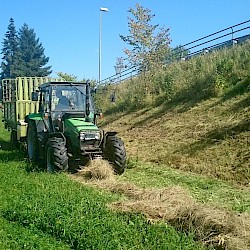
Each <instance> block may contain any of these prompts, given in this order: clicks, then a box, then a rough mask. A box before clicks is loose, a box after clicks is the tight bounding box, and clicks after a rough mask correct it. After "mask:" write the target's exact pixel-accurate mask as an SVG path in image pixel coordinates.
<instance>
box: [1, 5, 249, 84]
mask: <svg viewBox="0 0 250 250" xmlns="http://www.w3.org/2000/svg"><path fill="white" fill-rule="evenodd" d="M0 3H1V4H0V6H1V14H0V41H3V38H4V34H5V33H6V31H7V26H8V24H9V19H10V18H11V17H12V18H14V21H15V26H16V29H17V30H19V29H20V28H21V27H22V25H23V24H24V23H26V24H28V26H29V28H33V29H34V31H35V33H36V35H37V38H39V39H40V42H41V43H42V45H43V47H44V48H45V55H46V56H48V57H49V58H50V60H49V63H48V65H51V66H52V70H53V73H52V76H53V77H55V76H56V72H64V73H67V74H72V75H74V76H77V77H78V79H79V80H80V79H83V78H84V79H98V74H99V29H100V7H105V8H108V9H109V12H102V13H101V15H102V25H101V30H102V39H101V44H102V49H101V51H102V56H101V58H102V60H101V79H104V78H107V77H109V76H112V75H114V74H115V68H114V66H115V64H116V59H117V57H126V55H124V53H123V50H124V48H129V47H128V45H127V44H125V43H124V42H123V41H122V40H121V38H120V36H119V35H120V34H121V35H125V36H126V35H129V29H128V16H129V13H128V10H129V8H130V7H132V8H135V5H136V3H139V4H140V5H141V6H143V7H145V8H148V9H150V10H151V13H152V14H155V17H154V18H153V20H152V23H153V24H159V26H160V27H165V28H170V38H171V40H172V42H171V47H175V46H177V45H180V44H182V45H183V44H186V43H188V42H191V41H193V40H196V39H199V38H201V37H203V36H206V35H209V34H211V33H214V32H216V31H219V30H222V29H224V28H227V27H230V26H233V25H235V24H238V23H241V22H244V21H247V20H249V19H250V1H249V0H237V1H236V0H141V1H140V0H8V1H6V0H0ZM249 25H250V24H248V26H249ZM248 33H250V29H249V31H248Z"/></svg>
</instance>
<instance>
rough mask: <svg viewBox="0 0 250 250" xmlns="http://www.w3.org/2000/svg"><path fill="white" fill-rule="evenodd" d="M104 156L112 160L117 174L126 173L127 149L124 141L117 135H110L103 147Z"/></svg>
mask: <svg viewBox="0 0 250 250" xmlns="http://www.w3.org/2000/svg"><path fill="white" fill-rule="evenodd" d="M103 153H104V157H105V158H106V159H107V160H108V161H110V162H111V163H112V164H113V166H114V170H115V172H116V173H117V174H122V173H124V171H125V169H126V159H127V157H126V150H125V146H124V143H123V141H122V140H121V139H120V138H118V137H117V136H113V135H112V136H108V137H107V139H106V145H105V147H104V149H103Z"/></svg>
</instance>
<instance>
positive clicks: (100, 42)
mask: <svg viewBox="0 0 250 250" xmlns="http://www.w3.org/2000/svg"><path fill="white" fill-rule="evenodd" d="M108 11H109V10H108V8H103V7H101V8H100V25H99V77H98V83H99V84H100V82H101V75H102V12H108Z"/></svg>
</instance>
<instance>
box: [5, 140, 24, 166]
mask: <svg viewBox="0 0 250 250" xmlns="http://www.w3.org/2000/svg"><path fill="white" fill-rule="evenodd" d="M23 158H24V153H23V152H22V151H21V150H19V149H17V147H16V145H13V144H12V143H11V142H10V141H6V140H4V139H2V138H0V161H2V162H8V161H20V160H21V159H23Z"/></svg>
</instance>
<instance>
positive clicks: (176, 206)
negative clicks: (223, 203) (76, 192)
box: [72, 159, 250, 250]
mask: <svg viewBox="0 0 250 250" xmlns="http://www.w3.org/2000/svg"><path fill="white" fill-rule="evenodd" d="M72 178H74V179H76V180H78V181H81V182H84V183H87V184H88V185H92V186H95V187H98V188H101V189H104V190H107V191H110V192H114V193H120V194H123V195H124V196H125V197H126V199H125V200H122V201H118V202H114V203H111V204H109V205H108V207H109V209H112V210H117V209H118V210H122V211H125V212H141V213H142V214H144V215H145V216H146V217H147V218H148V221H149V222H150V223H154V222H155V221H158V220H163V221H165V222H167V223H168V224H170V225H172V226H174V227H175V228H176V229H177V230H180V231H183V232H187V233H188V232H194V233H195V237H196V240H199V241H201V242H203V243H204V244H205V245H207V246H213V247H215V248H216V249H233V250H234V249H235V250H236V249H237V250H238V249H242V250H247V249H250V217H249V215H247V214H236V213H234V212H232V211H229V210H226V209H222V208H216V207H213V206H211V205H208V204H201V203H198V202H196V201H195V200H194V199H193V198H192V197H191V196H190V194H189V193H188V192H187V191H186V190H184V189H183V188H181V187H178V186H175V187H168V188H162V189H142V188H139V187H137V186H135V185H133V184H131V183H126V182H118V181H117V180H116V178H115V176H114V172H113V170H112V167H111V166H110V165H109V164H108V162H105V161H103V160H99V159H98V160H95V161H92V162H91V163H90V165H89V166H88V167H87V168H85V169H84V170H82V171H79V173H78V174H76V175H74V176H73V177H72Z"/></svg>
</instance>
